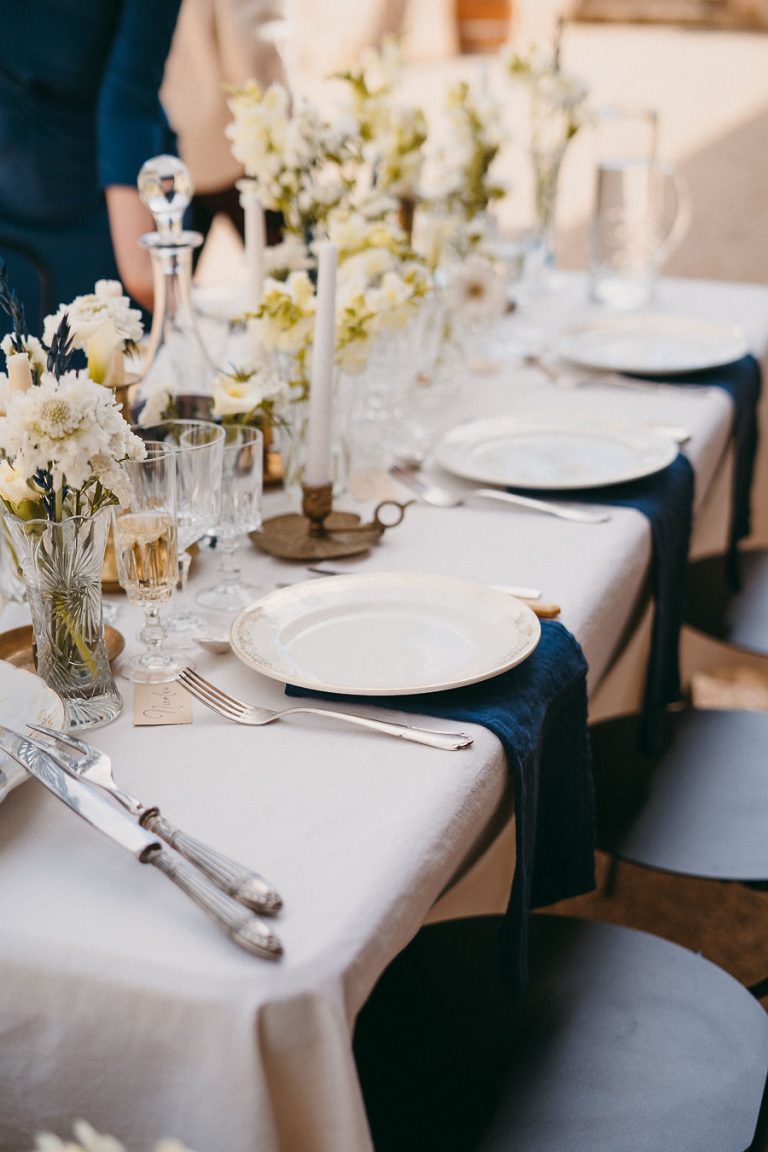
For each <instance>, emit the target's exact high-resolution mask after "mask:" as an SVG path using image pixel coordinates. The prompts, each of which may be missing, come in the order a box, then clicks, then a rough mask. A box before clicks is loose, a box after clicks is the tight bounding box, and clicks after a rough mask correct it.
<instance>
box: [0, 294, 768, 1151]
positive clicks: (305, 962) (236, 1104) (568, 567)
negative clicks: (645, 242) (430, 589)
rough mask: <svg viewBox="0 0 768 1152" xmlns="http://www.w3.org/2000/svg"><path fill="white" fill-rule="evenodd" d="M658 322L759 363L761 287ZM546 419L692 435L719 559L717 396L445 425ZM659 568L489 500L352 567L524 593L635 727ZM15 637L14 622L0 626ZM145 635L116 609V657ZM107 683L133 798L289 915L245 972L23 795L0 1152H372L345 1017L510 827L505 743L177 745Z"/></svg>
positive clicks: (216, 739)
mask: <svg viewBox="0 0 768 1152" xmlns="http://www.w3.org/2000/svg"><path fill="white" fill-rule="evenodd" d="M563 298H564V299H565V300H570V301H571V302H572V304H574V305H575V306H578V304H579V302H580V299H581V287H580V282H579V281H578V280H574V279H573V278H569V279H567V280H566V282H565V288H564V295H563ZM662 304H663V305H664V306H667V307H669V308H675V309H678V310H681V311H685V312H688V313H694V314H700V315H705V316H710V317H713V318H717V319H719V320H723V319H727V320H733V321H738V322H740V323H742V324H744V325H745V326H746V328H747V330H748V331H749V333H750V341H751V344H752V347H753V349H754V350H755V351H756V352H757V353H758V354H759V355H761V356H762V355H764V354H765V352H766V348H768V290H764V289H761V288H757V287H748V286H738V285H726V284H700V283H692V282H677V283H669V284H665V285H664V292H663V297H662ZM563 307H565V305H564V306H563ZM555 407H556V411H557V412H558V413H559V414H561V415H565V414H566V413H567V412H570V411H573V412H594V413H595V415H599V416H600V417H601V418H607V417H608V416H609V415H610V416H611V417H615V418H616V419H628V420H631V421H634V420H637V421H641V420H664V421H674V422H676V423H683V424H685V425H687V426H688V428H689V429H690V431H691V433H692V439H691V442H690V444H689V445H688V446H687V451H688V453H689V455H690V458H691V460H692V462H693V465H694V468H695V472H696V501H697V529H696V535H697V539H698V540H699V541H700V542H703V543H704V544H709V543H711V542H712V541H715V542H716V541H718V540H719V541H722V540H723V539H724V535H725V531H726V527H727V497H728V493H729V464H728V453H727V451H726V448H727V441H728V435H729V429H730V422H731V408H730V404H729V401H728V398H727V396H726V395H725V393H724V392H722V391H721V390H719V389H712V390H708V391H706V392H704V393H701V394H697V395H695V396H694V395H691V394H690V393H689V392H687V391H685V390H680V392H679V394H678V393H676V392H673V391H671V390H665V391H662V392H659V393H658V394H656V395H651V394H642V393H640V392H632V393H630V392H628V391H627V392H621V391H619V390H617V389H613V390H611V391H609V392H607V391H601V392H598V391H595V390H585V391H583V392H568V393H566V392H560V391H555V390H553V389H552V387H551V386H549V385H547V384H546V383H544V382H542V379H541V377H540V376H538V375H537V374H536V373H535V372H532V371H531V370H530V369H523V368H520V367H519V366H518V367H514V366H508V367H506V368H505V369H504V371H502V372H499V373H497V374H495V375H489V376H483V377H480V376H478V377H474V378H473V379H472V380H468V382H467V388H466V390H465V391H464V392H463V394H462V396H461V397H460V398H457V399H456V401H455V404H454V406H453V407H452V409H451V411H450V412H447V413H446V414H445V419H446V422H448V423H452V422H456V421H457V420H460V419H463V418H465V417H467V416H468V415H480V414H482V413H483V412H494V411H498V410H501V411H505V412H510V413H515V412H523V411H524V412H526V413H531V412H534V411H537V410H539V411H543V412H547V413H549V414H551V413H552V412H553V411H554V410H555ZM649 557H650V540H649V530H648V525H647V523H646V521H645V520H644V518H643V517H642V516H641V515H640V514H639V513H637V512H635V511H632V510H622V509H616V510H614V511H612V513H611V519H610V522H609V523H607V524H602V525H599V526H593V525H578V524H569V523H563V522H561V521H558V520H554V519H551V518H548V517H545V516H539V515H533V514H528V513H525V512H517V511H515V510H512V509H506V508H502V507H495V506H490V505H481V504H479V503H478V504H476V505H468V506H466V507H464V508H461V509H457V510H439V509H433V508H428V507H426V506H423V505H416V506H414V507H412V508H410V509H409V510H408V513H407V516H406V519H405V522H404V523H403V525H402V526H401V527H399V528H397V529H396V530H394V531H392V532H391V533H390V534H388V535H387V536H386V538H385V540H384V541H383V542H382V543H381V544H380V545H379V546H378V547H377V548H375V549H374V550H373V551H372V552H371V553H370V554H369V556H368V557H366V558H365V559H362V560H359V561H358V562H357V563H356V564H355V565H354V570H356V571H357V570H359V571H361V572H362V571H375V570H401V571H429V572H451V573H454V574H456V575H459V576H463V577H467V578H470V579H476V580H483V581H488V582H507V583H509V582H515V583H525V584H533V585H537V586H539V587H540V588H542V589H543V590H544V591H545V593H546V594H547V596H548V597H551V598H553V599H555V600H557V601H558V602H559V603H560V604H561V605H562V608H563V612H562V621H563V623H564V624H565V625H566V626H567V627H568V628H569V629H570V630H571V631H572V632H573V633H574V634H575V635H576V637H577V638H578V640H579V641H580V643H581V644H582V646H583V648H584V652H585V655H586V657H587V659H588V661H589V665H590V685H591V691H592V695H593V699H594V700H595V701H596V702H597V701H599V700H600V699H601V698H602V699H604V700H608V699H609V698H610V697H611V696H613V697H614V702H615V703H616V704H617V705H619V706H621V705H626V706H632V704H633V703H634V701H635V699H636V696H637V692H638V689H639V686H640V685H641V684H642V679H643V674H644V668H643V664H642V659H643V651H644V645H645V643H646V641H645V640H644V639H643V638H642V629H641V632H640V640H638V641H637V642H636V647H635V648H634V649H632V648H629V649H628V648H627V640H628V637H629V636H630V635H632V634H633V632H635V630H636V625H637V624H638V622H639V621H641V620H642V618H643V614H644V607H643V597H644V595H645V591H646V587H647V576H648V564H649ZM214 566H215V555H214V554H210V553H208V554H205V553H204V554H202V555H201V557H200V559H199V561H198V563H197V565H196V570H195V573H194V576H193V580H192V587H193V589H194V587H195V586H197V587H199V586H201V585H202V584H203V583H210V581H211V578H212V575H213V570H214ZM247 569H248V575H249V576H250V577H251V578H252V579H253V580H254V581H256V582H258V583H260V584H261V585H262V586H263V587H264V588H265V589H269V588H272V587H273V586H274V585H275V584H276V583H277V582H278V581H281V580H291V579H293V580H295V579H299V578H303V577H304V576H305V573H304V569H303V568H301V567H300V566H298V567H297V566H291V565H287V564H280V563H278V562H276V561H274V560H272V559H270V558H267V557H265V556H263V555H260V554H258V553H256V552H255V551H250V550H249V552H248V554H247ZM646 614H647V612H646ZM21 618H22V610H21V609H11V608H6V610H5V611H4V613H3V616H2V621H1V622H2V625H3V626H4V627H10V626H12V625H13V624H15V623H17V622H18V621H19V620H20V619H21ZM137 619H138V618H137V614H136V613H135V612H133V611H131V610H130V609H129V608H128V607H127V606H123V607H122V608H121V614H120V617H119V620H118V626H119V627H120V628H121V629H122V630H123V631H124V632H125V633H126V635H127V636H128V638H129V641H130V642H131V643H133V642H134V632H135V626H136V624H137ZM624 651H629V652H631V653H632V655H631V659H629V658H628V659H629V667H627V664H626V660H625V663H624V666H622V662H621V660H620V659H619V658H620V657H621V655H622V652H624ZM622 667H623V670H622ZM198 668H199V670H200V671H201V672H203V674H206V673H210V675H211V676H212V677H213V678H214V679H215V680H216V681H217V682H218V683H220V684H221V685H222V686H223V687H225V688H229V689H232V690H233V691H234V692H235V693H236V694H238V695H241V696H243V697H245V698H251V699H253V700H254V701H259V702H263V703H264V704H267V705H275V706H277V705H279V704H280V703H281V701H282V700H283V694H282V688H281V686H280V685H278V684H276V683H274V682H271V681H268V680H267V679H265V678H264V677H261V676H259V675H258V674H256V673H254V672H252V671H250V670H249V669H247V668H245V667H244V666H243V665H241V664H239V663H238V661H237V660H236V659H235V658H234V657H233V656H225V657H216V656H211V655H208V654H203V653H201V655H200V658H199V660H198ZM120 686H121V689H123V690H124V693H125V696H126V701H127V707H126V711H125V713H124V715H123V716H122V717H121V718H120V720H119V721H118V722H116V723H115V724H113V725H112V726H110V727H108V728H105V729H103V730H101V731H99V732H98V733H95V734H94V742H95V743H96V744H97V745H98V746H99V747H101V748H103V749H104V750H105V751H107V752H108V753H110V754H111V756H112V757H113V761H114V765H115V768H116V773H117V776H118V778H119V779H120V781H121V782H123V783H124V784H125V786H126V788H127V789H129V790H130V791H132V792H134V793H135V794H137V795H139V796H141V797H142V798H143V799H144V800H146V801H148V802H149V801H151V802H154V803H157V804H159V805H160V807H161V808H162V809H163V810H164V811H165V812H166V814H167V815H168V816H169V817H170V818H171V819H173V820H174V821H175V822H176V823H178V824H180V825H182V826H183V827H185V828H186V829H187V830H188V831H190V832H192V833H196V834H197V835H199V836H201V837H202V838H204V839H206V840H207V841H208V842H209V843H211V844H213V845H216V846H218V847H220V848H221V849H223V850H225V851H227V852H229V853H230V854H231V855H233V856H235V857H237V858H239V859H241V860H242V861H243V862H245V863H248V864H250V865H251V866H252V867H254V868H256V869H258V870H259V871H262V872H263V873H265V874H266V875H267V876H269V877H270V878H271V879H272V880H273V882H274V883H275V885H276V886H277V887H278V888H279V890H280V891H281V893H282V894H283V897H284V900H285V911H284V913H283V914H282V915H281V917H280V918H279V920H278V922H277V925H276V926H277V928H278V931H279V933H280V935H281V937H282V939H283V942H284V945H285V956H284V958H283V959H282V960H281V961H280V962H278V963H269V962H267V961H262V960H259V959H255V958H253V957H251V956H248V955H246V954H245V953H243V952H241V951H239V950H238V949H237V948H236V947H234V946H233V945H232V944H231V943H230V942H229V941H228V940H227V939H226V937H224V936H223V935H222V934H221V933H219V932H218V931H217V930H216V928H215V927H214V926H213V925H211V924H210V923H209V921H208V920H207V919H206V918H205V917H204V916H203V915H201V913H200V912H199V911H198V910H197V909H196V908H195V907H194V906H193V905H192V904H191V903H190V902H188V901H187V900H186V899H185V898H184V897H183V896H182V895H181V894H180V893H179V892H177V891H176V890H175V889H174V888H173V887H172V886H171V885H169V884H166V883H164V882H163V881H162V880H160V878H159V877H158V875H157V874H156V872H155V871H154V870H153V869H150V868H140V867H137V865H136V862H135V861H134V860H132V859H131V858H130V856H128V855H127V854H123V853H121V852H120V851H119V850H118V849H117V848H116V847H115V846H113V845H112V844H110V843H109V842H108V841H106V840H105V839H104V838H103V837H102V836H100V835H99V834H98V833H97V832H95V831H92V830H90V829H88V828H86V827H85V826H84V825H83V824H82V823H81V822H80V821H78V820H77V819H75V818H74V816H73V815H72V814H70V813H68V812H67V811H66V810H65V809H64V808H63V807H62V806H61V805H59V804H58V803H57V802H56V801H55V800H54V799H53V798H52V797H51V796H49V795H48V794H46V793H44V792H43V790H42V789H41V788H40V787H38V786H37V785H36V784H34V783H32V782H30V783H27V784H25V785H24V786H23V787H20V788H18V789H17V790H16V791H14V792H12V793H11V794H10V795H9V796H8V797H7V799H6V800H5V801H4V802H3V804H2V807H0V878H1V882H0V924H2V953H1V954H2V967H1V968H0V1148H2V1149H4V1150H9V1152H10V1150H11V1149H23V1148H25V1147H26V1146H28V1145H29V1144H30V1138H31V1134H32V1133H33V1132H35V1131H36V1130H38V1129H39V1128H40V1127H47V1128H49V1129H53V1130H55V1131H58V1132H59V1133H61V1134H64V1133H66V1132H68V1131H69V1125H70V1122H71V1120H72V1118H73V1117H76V1116H79V1115H84V1116H87V1117H88V1118H89V1119H90V1120H91V1121H92V1123H94V1125H95V1126H96V1127H98V1128H101V1129H102V1130H107V1131H111V1132H114V1133H115V1134H116V1135H118V1136H119V1137H120V1139H122V1140H123V1141H124V1142H125V1143H126V1144H127V1145H129V1146H130V1147H132V1148H137V1149H138V1148H143V1147H145V1146H148V1145H149V1144H151V1142H152V1141H153V1140H156V1139H159V1138H160V1137H162V1136H164V1135H175V1136H178V1137H179V1138H180V1139H183V1140H185V1141H186V1142H187V1143H188V1144H189V1145H190V1146H191V1147H193V1148H195V1149H197V1152H277V1150H278V1149H279V1150H280V1152H341V1150H342V1149H343V1150H344V1152H347V1150H350V1152H364V1150H366V1149H369V1147H370V1143H369V1137H368V1134H367V1126H366V1122H365V1117H364V1112H363V1108H362V1103H361V1099H360V1095H359V1090H358V1087H357V1081H356V1076H355V1070H354V1064H353V1061H352V1057H351V1051H350V1034H351V1029H352V1026H353V1023H354V1018H355V1015H356V1013H357V1011H358V1010H359V1008H360V1006H361V1005H362V1003H363V1002H364V1001H365V999H366V997H367V995H368V994H369V992H370V990H371V988H372V987H373V985H374V983H375V981H376V980H377V978H378V976H379V975H380V973H381V971H382V970H383V969H384V967H385V966H386V965H387V963H388V962H389V961H390V960H391V959H392V957H393V956H394V955H395V954H396V953H397V952H398V950H399V949H401V948H402V947H403V946H404V945H405V944H406V943H407V941H408V940H409V939H410V938H411V937H412V936H413V935H414V933H415V932H416V931H417V930H418V928H419V926H420V925H421V924H422V923H423V922H424V921H425V919H426V918H427V916H428V915H429V914H430V910H432V909H433V907H434V905H435V903H436V901H437V900H438V898H439V897H440V895H441V893H442V892H443V891H444V890H445V889H446V888H447V887H449V886H450V884H451V881H452V880H453V879H454V878H455V877H456V875H457V874H458V873H459V872H460V871H461V870H462V869H463V868H464V867H465V866H466V865H467V863H468V862H470V861H473V860H474V859H475V858H476V857H478V856H479V855H480V854H481V852H482V850H483V849H484V848H485V847H486V846H487V844H488V842H489V841H490V840H491V839H493V836H494V835H495V833H496V832H497V831H498V829H499V828H500V827H501V826H502V825H503V824H504V823H505V822H506V821H507V820H508V817H509V808H510V793H509V789H508V783H507V772H506V766H505V763H504V758H503V756H502V753H501V750H500V746H499V744H498V742H497V741H496V739H495V738H494V737H493V736H491V735H490V734H489V733H488V732H486V731H485V730H483V729H475V730H474V736H475V743H474V745H473V747H472V748H471V749H469V750H467V751H466V752H462V753H446V752H440V751H435V750H432V749H427V748H423V747H418V746H415V745H411V744H403V743H397V744H395V743H394V742H393V741H391V740H389V739H387V738H384V737H381V736H376V735H373V734H370V733H366V732H362V731H356V730H352V729H347V728H344V729H342V728H340V727H339V726H338V725H336V724H334V723H333V722H328V723H322V722H317V721H316V720H315V719H312V718H307V719H306V720H301V719H298V718H296V719H292V720H290V721H286V722H285V723H280V724H276V725H272V726H270V727H269V728H264V729H247V728H238V727H236V726H235V725H231V724H228V723H227V722H225V721H222V720H219V719H218V718H217V717H215V716H214V715H213V714H212V713H209V712H206V711H203V709H202V708H200V707H198V706H197V705H196V706H195V712H194V723H193V725H191V726H188V727H167V728H134V727H132V725H131V716H130V701H131V688H130V685H128V684H126V683H125V682H124V681H121V682H120ZM506 843H507V844H509V843H510V840H509V836H508V834H507V837H506ZM499 858H502V859H503V858H504V857H503V856H502V857H499ZM506 859H507V861H508V860H509V856H508V854H507V856H506ZM491 872H492V873H493V874H492V875H491ZM478 875H480V876H481V877H482V878H483V884H475V886H474V887H472V885H469V886H467V887H466V892H467V893H469V894H470V895H469V896H468V899H465V901H464V903H463V905H462V907H463V908H464V909H466V908H467V907H472V908H476V909H477V908H481V907H482V909H483V910H486V906H489V907H490V906H496V905H497V904H498V901H499V900H500V899H501V898H502V897H503V895H504V894H505V893H506V892H508V890H509V884H510V879H511V877H510V873H509V865H508V863H507V870H506V872H504V871H503V869H502V872H501V874H500V873H499V870H498V865H496V866H495V869H487V868H486V870H485V872H483V871H482V869H480V870H479V872H478Z"/></svg>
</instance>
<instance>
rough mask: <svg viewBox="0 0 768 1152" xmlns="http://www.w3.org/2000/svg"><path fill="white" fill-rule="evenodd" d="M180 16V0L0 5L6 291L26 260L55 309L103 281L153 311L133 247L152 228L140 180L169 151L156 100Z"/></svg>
mask: <svg viewBox="0 0 768 1152" xmlns="http://www.w3.org/2000/svg"><path fill="white" fill-rule="evenodd" d="M178 8H179V0H98V2H97V3H94V2H93V0H2V3H1V4H0V256H3V257H4V258H6V260H7V263H8V269H9V279H10V280H11V283H12V284H13V282H14V268H18V270H19V272H20V274H21V275H22V277H23V272H24V266H25V257H26V256H29V257H30V258H31V259H32V260H33V261H37V262H38V263H40V264H42V265H43V266H44V267H45V268H46V269H47V270H48V272H49V275H50V282H49V285H48V287H49V301H48V302H49V304H50V306H51V307H53V308H55V307H56V306H58V304H60V303H66V302H68V301H69V300H71V299H72V298H73V297H74V296H77V295H80V294H82V293H85V292H91V291H93V286H94V283H95V281H96V280H98V279H103V278H119V279H121V280H122V281H123V284H124V286H125V288H126V290H127V291H128V292H129V293H130V295H131V296H132V297H133V298H134V300H136V301H137V302H138V303H139V304H141V305H142V306H143V307H144V308H146V309H150V308H151V305H152V274H151V266H150V261H149V258H148V255H147V253H146V252H144V251H143V250H142V249H141V248H139V245H138V239H139V237H140V236H141V235H142V233H144V232H147V231H151V230H152V228H153V224H152V218H151V216H150V215H149V213H148V211H147V209H146V208H145V207H144V205H143V204H142V203H141V201H140V200H139V198H138V193H137V191H136V177H137V175H138V172H139V169H140V167H141V165H142V164H143V163H144V161H145V160H147V159H148V158H149V157H150V156H154V155H158V154H160V153H163V152H169V151H171V152H173V151H175V141H174V136H173V133H172V132H171V130H170V127H169V124H168V120H167V118H166V116H165V114H164V112H163V109H162V106H161V104H160V99H159V96H158V93H159V89H160V85H161V83H162V79H163V70H164V66H165V60H166V56H167V55H168V51H169V49H170V44H171V39H172V36H173V31H174V27H175V24H176V18H177V15H178ZM19 294H20V296H22V299H23V298H24V297H23V291H22V289H21V287H20V288H19ZM33 311H34V310H33ZM30 327H31V328H32V330H33V331H34V330H35V329H34V327H33V324H32V316H30Z"/></svg>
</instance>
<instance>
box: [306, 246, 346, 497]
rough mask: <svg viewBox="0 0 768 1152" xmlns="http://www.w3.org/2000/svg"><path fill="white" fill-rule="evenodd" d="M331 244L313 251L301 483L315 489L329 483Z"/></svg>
mask: <svg viewBox="0 0 768 1152" xmlns="http://www.w3.org/2000/svg"><path fill="white" fill-rule="evenodd" d="M337 262H338V253H337V250H336V247H335V245H333V244H331V243H329V242H327V241H326V242H324V243H322V244H320V245H319V246H318V250H317V307H316V310H315V335H314V341H313V346H312V380H311V383H310V388H309V427H308V430H307V458H306V462H305V465H304V483H305V484H306V485H307V486H308V487H310V488H319V487H321V486H322V485H324V484H330V483H331V419H332V410H333V369H334V361H335V352H336V265H337Z"/></svg>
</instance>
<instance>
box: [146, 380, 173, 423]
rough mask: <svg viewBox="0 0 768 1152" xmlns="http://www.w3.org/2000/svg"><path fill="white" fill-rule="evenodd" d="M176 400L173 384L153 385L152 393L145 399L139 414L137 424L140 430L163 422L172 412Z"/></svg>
mask: <svg viewBox="0 0 768 1152" xmlns="http://www.w3.org/2000/svg"><path fill="white" fill-rule="evenodd" d="M175 399H176V386H175V384H172V383H169V384H160V383H158V384H153V386H152V391H151V392H150V393H149V395H148V396H147V399H146V403H145V404H144V407H143V408H142V409H141V412H140V413H139V424H140V425H141V426H142V428H147V427H151V426H152V425H153V424H159V423H160V421H161V420H165V419H166V418H167V416H168V413H169V412H170V411H172V409H173V404H174V401H175Z"/></svg>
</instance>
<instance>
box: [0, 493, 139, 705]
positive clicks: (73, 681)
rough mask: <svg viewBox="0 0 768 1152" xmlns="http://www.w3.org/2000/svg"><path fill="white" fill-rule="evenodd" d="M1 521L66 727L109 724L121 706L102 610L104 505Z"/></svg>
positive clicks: (39, 661)
mask: <svg viewBox="0 0 768 1152" xmlns="http://www.w3.org/2000/svg"><path fill="white" fill-rule="evenodd" d="M6 522H7V525H8V530H9V532H10V535H11V539H12V540H13V543H14V546H15V548H16V554H17V556H18V560H19V565H20V567H21V572H22V576H23V578H24V584H25V587H26V591H27V599H28V601H29V606H30V609H31V612H32V628H33V631H34V642H35V661H36V665H37V671H38V675H40V676H41V677H42V678H43V680H45V682H46V684H48V685H49V686H50V687H51V688H52V689H53V690H54V692H56V693H57V694H58V695H59V696H60V697H61V699H62V701H63V703H64V707H65V712H66V723H67V726H68V727H69V728H96V727H99V726H100V725H103V724H109V723H110V721H112V720H114V719H115V718H116V717H117V716H118V715H119V714H120V711H121V710H122V707H123V701H122V697H121V696H120V693H119V692H118V690H117V686H116V685H115V682H114V680H113V678H112V673H111V671H110V667H109V660H108V658H107V649H106V644H105V642H104V625H103V621H102V610H101V573H102V567H103V563H104V550H105V547H106V543H107V534H108V531H109V526H110V512H109V509H108V508H102V509H101V510H100V511H99V512H97V513H96V514H95V515H94V516H72V517H69V518H67V519H65V520H62V521H61V522H60V523H55V522H53V521H50V520H19V519H18V518H17V517H15V516H11V515H7V517H6Z"/></svg>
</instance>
